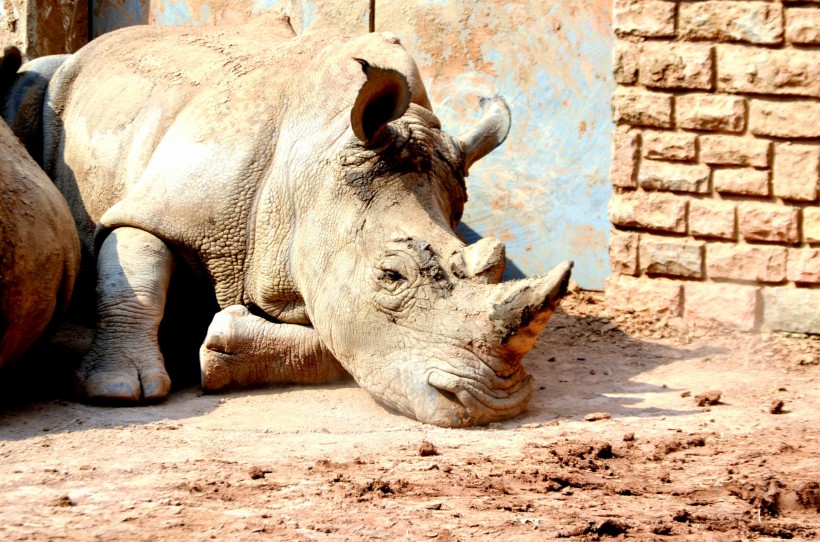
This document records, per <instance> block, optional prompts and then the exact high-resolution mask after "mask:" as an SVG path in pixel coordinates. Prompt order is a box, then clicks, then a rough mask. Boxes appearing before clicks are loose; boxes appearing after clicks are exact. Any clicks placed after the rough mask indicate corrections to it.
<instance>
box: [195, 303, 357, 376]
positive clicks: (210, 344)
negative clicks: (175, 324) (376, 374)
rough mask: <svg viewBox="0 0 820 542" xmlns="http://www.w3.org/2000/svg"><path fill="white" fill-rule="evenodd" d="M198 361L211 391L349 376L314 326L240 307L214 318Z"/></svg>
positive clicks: (226, 310) (236, 306)
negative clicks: (276, 320)
mask: <svg viewBox="0 0 820 542" xmlns="http://www.w3.org/2000/svg"><path fill="white" fill-rule="evenodd" d="M199 360H200V369H201V373H202V388H203V389H204V390H205V391H206V392H212V391H218V390H225V389H230V388H246V387H252V386H257V387H258V386H266V385H275V384H322V383H326V382H333V381H336V380H340V379H342V378H345V377H346V376H348V373H347V372H346V371H345V370H344V368H343V367H342V366H341V364H340V363H339V362H338V361H337V360H336V358H334V357H333V354H331V353H330V351H328V349H327V348H326V347H325V346H324V344H323V343H322V341H321V340H320V339H319V335H318V333H317V332H316V331H315V330H314V329H313V328H312V327H309V326H301V325H295V324H282V323H274V322H270V321H268V320H265V319H263V318H260V317H258V316H255V315H253V314H251V313H250V311H249V310H248V309H247V308H246V307H243V306H240V305H234V306H232V307H228V308H226V309H225V310H223V311H221V312H219V313H217V314H216V315H215V316H214V319H213V321H212V322H211V325H210V327H209V328H208V334H207V336H206V337H205V341H204V343H203V344H202V347H201V348H200V351H199Z"/></svg>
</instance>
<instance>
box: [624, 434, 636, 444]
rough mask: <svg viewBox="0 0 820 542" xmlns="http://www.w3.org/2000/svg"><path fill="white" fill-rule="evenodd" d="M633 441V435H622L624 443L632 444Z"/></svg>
mask: <svg viewBox="0 0 820 542" xmlns="http://www.w3.org/2000/svg"><path fill="white" fill-rule="evenodd" d="M634 440H635V433H626V434H625V435H624V442H632V441H634Z"/></svg>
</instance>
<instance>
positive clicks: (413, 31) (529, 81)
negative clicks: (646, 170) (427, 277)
mask: <svg viewBox="0 0 820 542" xmlns="http://www.w3.org/2000/svg"><path fill="white" fill-rule="evenodd" d="M376 29H377V30H379V31H382V30H389V31H391V32H394V33H396V34H397V35H398V36H399V37H400V38H401V39H402V43H404V45H405V47H407V49H408V50H410V51H411V53H412V54H413V56H414V58H416V61H417V62H418V63H419V68H420V71H421V73H422V77H423V78H424V81H425V84H426V85H427V88H428V91H430V95H431V100H432V102H433V104H434V105H435V107H436V113H437V115H438V116H439V117H440V118H441V120H442V123H443V124H444V127H445V128H446V129H447V130H448V131H450V132H458V131H460V130H462V129H465V128H466V127H467V126H468V125H469V124H470V123H471V122H473V121H475V120H476V119H477V117H478V115H479V110H478V99H479V97H480V96H488V95H494V94H496V93H498V94H501V95H502V96H504V97H505V98H506V99H507V102H508V103H509V104H510V107H511V109H512V115H513V126H512V130H511V132H510V136H509V138H508V140H507V141H506V142H505V143H504V145H503V146H502V147H501V148H500V149H498V150H496V151H494V152H493V153H491V154H490V155H488V156H487V157H486V158H484V159H483V160H482V161H481V162H479V163H478V164H477V165H476V166H475V167H474V171H473V172H472V173H471V175H470V177H469V178H468V179H467V183H468V190H469V197H470V201H469V203H468V204H467V208H466V210H465V215H464V225H463V226H462V230H463V232H462V233H463V234H464V236H465V238H466V239H467V240H475V239H477V238H478V237H481V236H493V237H497V238H499V239H502V240H504V241H505V242H506V244H507V254H508V257H509V259H510V261H511V264H513V265H511V266H510V268H509V270H508V272H507V273H506V275H505V276H506V277H507V278H510V277H515V276H521V275H531V274H539V273H545V272H546V271H548V270H549V269H550V268H551V267H552V266H554V265H556V264H557V263H559V262H560V261H561V260H564V259H573V260H575V262H576V266H575V268H574V269H573V276H574V278H575V280H577V281H578V282H579V283H580V284H581V285H582V286H584V287H587V288H598V289H600V288H603V283H604V280H605V278H606V276H607V275H608V274H609V263H608V257H607V246H608V235H609V227H610V225H609V220H608V217H607V212H606V208H607V203H608V202H609V198H610V196H611V188H610V185H609V165H610V162H609V161H610V149H609V146H610V140H611V135H612V125H611V123H610V122H609V115H610V113H609V107H610V105H609V103H610V102H609V100H610V98H609V97H610V95H611V93H612V90H613V89H614V86H615V85H614V81H613V80H612V77H611V75H610V74H611V51H612V43H613V39H614V38H613V37H612V30H611V8H610V2H608V1H601V0H596V1H590V2H579V1H571V2H566V1H565V2H560V1H555V0H552V1H543V2H500V1H491V0H487V1H480V0H461V1H457V0H453V1H449V2H447V4H446V5H441V4H439V3H435V4H433V3H431V2H429V1H425V0H415V1H412V0H411V1H394V0H385V1H380V2H379V3H378V4H377V8H376ZM581 126H583V128H581Z"/></svg>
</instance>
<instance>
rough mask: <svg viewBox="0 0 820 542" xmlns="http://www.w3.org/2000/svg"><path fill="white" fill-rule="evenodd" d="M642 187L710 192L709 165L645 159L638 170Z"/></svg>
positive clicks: (639, 182) (674, 190)
mask: <svg viewBox="0 0 820 542" xmlns="http://www.w3.org/2000/svg"><path fill="white" fill-rule="evenodd" d="M638 184H639V185H640V186H641V187H642V188H654V189H656V190H670V191H673V192H701V193H703V192H708V191H709V166H705V165H703V164H681V163H677V162H659V161H655V160H644V161H643V162H641V167H640V169H639V171H638Z"/></svg>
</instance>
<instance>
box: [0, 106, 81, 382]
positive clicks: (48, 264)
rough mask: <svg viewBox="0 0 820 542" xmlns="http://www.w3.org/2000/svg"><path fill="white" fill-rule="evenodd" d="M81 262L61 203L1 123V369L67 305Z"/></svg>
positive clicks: (40, 171) (32, 340)
mask: <svg viewBox="0 0 820 542" xmlns="http://www.w3.org/2000/svg"><path fill="white" fill-rule="evenodd" d="M79 262H80V250H79V243H78V241H77V234H76V233H75V232H74V228H73V225H72V223H71V215H70V214H69V212H68V208H67V206H66V204H65V201H64V200H63V198H62V197H61V196H60V194H59V192H57V190H56V189H55V188H54V185H53V184H52V183H51V181H50V180H49V179H48V177H46V175H45V173H44V172H43V171H42V170H41V169H40V168H39V167H38V166H37V164H35V163H34V161H33V160H32V159H31V157H30V156H29V155H28V154H27V153H26V151H25V149H24V148H23V146H22V145H21V144H20V143H19V142H18V141H17V139H16V138H15V137H14V135H13V134H12V132H11V130H10V129H9V128H8V126H6V124H5V122H3V121H2V120H0V367H3V366H4V365H5V364H8V363H11V362H13V361H14V360H15V359H17V358H18V357H19V356H21V355H22V354H23V353H24V352H25V351H26V350H27V349H28V348H29V347H30V346H31V345H32V344H33V343H34V341H35V340H37V338H38V337H39V336H40V334H41V333H42V332H43V331H44V330H45V329H46V326H47V324H48V323H49V322H50V321H51V319H52V317H53V316H54V315H55V314H56V313H57V312H59V311H61V310H62V309H64V308H65V307H66V306H67V305H68V301H69V299H70V296H71V291H72V288H73V285H74V280H75V278H76V275H77V271H78V269H79Z"/></svg>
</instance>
